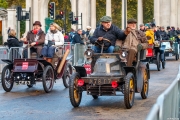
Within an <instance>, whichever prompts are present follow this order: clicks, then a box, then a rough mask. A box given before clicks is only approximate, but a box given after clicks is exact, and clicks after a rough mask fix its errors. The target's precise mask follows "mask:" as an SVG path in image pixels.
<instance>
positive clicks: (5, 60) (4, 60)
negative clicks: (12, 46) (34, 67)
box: [1, 59, 13, 65]
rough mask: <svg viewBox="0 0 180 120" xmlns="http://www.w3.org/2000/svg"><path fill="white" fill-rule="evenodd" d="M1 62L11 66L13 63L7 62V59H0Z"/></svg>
mask: <svg viewBox="0 0 180 120" xmlns="http://www.w3.org/2000/svg"><path fill="white" fill-rule="evenodd" d="M1 61H3V62H5V63H7V64H8V65H9V64H13V62H12V61H11V60H9V59H1Z"/></svg>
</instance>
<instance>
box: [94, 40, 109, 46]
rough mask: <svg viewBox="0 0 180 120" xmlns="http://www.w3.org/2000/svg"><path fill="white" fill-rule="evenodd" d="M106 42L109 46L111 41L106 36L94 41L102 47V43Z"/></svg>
mask: <svg viewBox="0 0 180 120" xmlns="http://www.w3.org/2000/svg"><path fill="white" fill-rule="evenodd" d="M106 43H108V44H110V45H109V46H111V41H110V40H108V39H106V38H103V39H102V40H101V41H100V40H96V41H95V45H96V46H98V47H100V48H102V47H103V48H104V44H106ZM105 47H106V46H105Z"/></svg>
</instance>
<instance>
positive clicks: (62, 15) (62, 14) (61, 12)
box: [59, 11, 64, 19]
mask: <svg viewBox="0 0 180 120" xmlns="http://www.w3.org/2000/svg"><path fill="white" fill-rule="evenodd" d="M59 15H60V18H61V19H62V18H64V12H63V11H60V13H59Z"/></svg>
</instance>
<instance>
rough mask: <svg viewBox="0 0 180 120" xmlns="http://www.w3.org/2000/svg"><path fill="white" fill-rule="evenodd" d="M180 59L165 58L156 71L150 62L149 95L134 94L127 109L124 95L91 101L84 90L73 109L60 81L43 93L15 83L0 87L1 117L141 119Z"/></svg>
mask: <svg viewBox="0 0 180 120" xmlns="http://www.w3.org/2000/svg"><path fill="white" fill-rule="evenodd" d="M179 62H180V61H175V60H174V59H168V60H167V63H166V69H163V70H161V71H157V70H156V65H150V69H151V79H150V89H149V96H148V98H147V99H145V100H142V99H141V96H140V94H136V95H135V104H134V106H133V107H132V108H131V109H126V108H125V105H124V98H123V96H112V97H111V96H101V97H99V98H98V99H96V100H94V99H93V98H92V97H91V96H89V95H86V93H85V92H84V93H83V96H82V101H81V104H80V107H78V108H73V106H72V105H71V103H70V100H69V90H68V89H65V87H64V86H63V83H62V81H61V80H58V81H57V83H55V84H54V88H53V91H52V92H51V93H48V94H47V93H45V92H44V90H43V86H42V83H37V84H36V85H35V86H34V87H33V88H27V86H24V85H18V86H17V85H14V87H13V89H12V91H11V92H8V93H7V92H4V90H3V88H2V87H1V86H0V120H144V119H145V118H146V116H147V114H148V113H149V111H150V109H151V107H152V106H153V104H154V103H155V102H156V99H157V97H158V96H159V95H160V94H161V93H162V92H163V91H164V90H165V89H166V88H167V87H168V86H169V85H170V84H171V83H172V81H173V80H174V79H175V77H176V75H177V73H178V67H179Z"/></svg>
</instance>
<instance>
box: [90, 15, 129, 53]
mask: <svg viewBox="0 0 180 120" xmlns="http://www.w3.org/2000/svg"><path fill="white" fill-rule="evenodd" d="M100 21H101V25H100V26H99V27H97V28H96V30H95V31H94V34H93V36H92V37H91V38H90V42H91V43H92V44H95V42H97V41H98V42H101V41H102V40H103V39H107V40H108V41H110V43H111V44H110V43H109V42H108V41H103V42H104V49H103V53H113V51H114V48H115V43H116V40H117V39H119V40H124V39H125V38H126V35H127V34H129V32H130V31H128V30H129V29H126V30H125V31H124V32H123V31H122V30H120V29H119V28H118V27H117V26H115V25H113V24H111V21H112V18H111V17H109V16H103V17H102V18H101V19H100ZM94 52H95V53H100V52H101V46H94Z"/></svg>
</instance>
